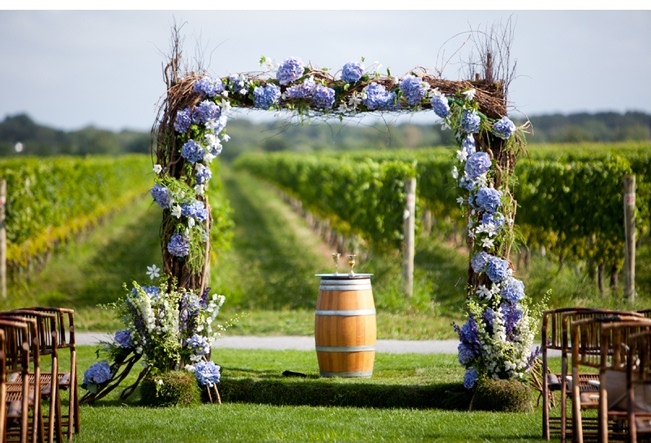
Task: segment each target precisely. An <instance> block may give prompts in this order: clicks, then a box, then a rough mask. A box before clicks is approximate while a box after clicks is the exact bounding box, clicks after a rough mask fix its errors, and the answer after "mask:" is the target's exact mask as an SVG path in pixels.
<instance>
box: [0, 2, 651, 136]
mask: <svg viewBox="0 0 651 443" xmlns="http://www.w3.org/2000/svg"><path fill="white" fill-rule="evenodd" d="M24 1H25V0H24ZM27 3H29V2H27ZM124 3H125V2H122V4H124ZM629 3H630V2H629ZM23 4H25V3H24V2H23ZM48 4H51V3H48ZM112 4H113V3H112ZM118 4H120V3H118ZM127 4H128V3H127ZM185 7H186V8H187V7H188V6H187V4H186V6H185ZM641 7H644V8H646V6H641ZM0 9H2V10H0V120H4V118H5V117H7V116H10V115H16V114H20V113H26V114H28V115H29V116H30V117H31V118H32V119H33V120H35V121H36V122H37V123H40V124H44V125H47V126H52V127H55V128H58V129H64V130H76V129H81V128H83V127H86V126H90V125H92V126H95V127H98V128H103V129H110V130H116V131H118V130H123V129H134V130H144V131H148V130H149V129H150V128H151V126H152V124H154V122H155V119H156V114H157V109H158V105H159V104H160V100H161V98H162V97H163V95H164V93H165V83H164V80H163V76H162V65H163V63H164V62H165V61H166V60H167V57H168V54H169V52H170V40H171V29H172V26H173V25H174V24H176V25H177V26H180V29H181V36H182V37H183V48H184V60H185V61H186V62H187V63H188V67H189V68H190V69H196V68H197V67H203V68H204V69H205V70H206V71H207V72H208V73H209V74H211V75H213V76H219V77H223V76H227V75H229V74H234V73H240V72H242V73H246V72H253V71H260V70H263V68H262V67H261V66H260V64H259V60H260V57H261V56H265V57H267V58H268V59H271V60H273V61H275V62H277V63H280V62H282V61H283V60H284V59H286V58H288V57H292V56H295V57H300V58H301V59H302V60H303V61H304V62H305V63H311V64H312V65H313V66H316V67H320V68H330V69H331V70H333V71H337V70H339V69H340V68H341V66H343V65H344V64H345V63H346V62H349V61H353V60H361V59H362V58H363V59H364V64H365V65H366V66H367V67H371V66H372V65H374V64H375V63H379V64H381V65H382V69H383V71H384V72H386V69H387V68H389V69H390V70H391V74H392V75H397V76H402V75H404V74H407V73H408V72H409V71H410V70H412V69H414V68H417V67H424V68H426V69H428V70H429V71H431V72H434V73H435V72H441V73H442V75H443V77H444V78H446V79H449V80H459V79H463V78H464V74H466V73H467V65H466V63H465V62H467V60H468V59H469V57H470V53H471V52H475V53H476V52H477V51H476V45H475V44H474V43H473V41H477V39H476V38H475V40H473V39H472V38H470V37H471V36H472V35H473V32H474V35H475V37H476V36H477V32H478V31H484V30H488V29H491V28H496V29H499V28H500V27H501V28H502V29H504V28H505V27H508V26H509V25H510V27H511V30H512V36H513V38H512V41H511V49H510V56H511V60H513V61H515V62H516V63H517V64H516V75H515V78H514V79H513V81H512V83H511V85H510V88H509V104H510V113H512V114H513V115H516V114H524V115H527V116H532V115H540V114H549V113H562V114H569V113H575V112H589V113H595V112H607V111H614V112H626V111H642V112H646V113H651V51H650V50H649V47H648V45H649V42H651V10H635V9H634V8H633V9H631V8H628V9H600V10H586V9H575V10H571V9H558V10H548V9H547V10H513V9H489V10H477V9H463V10H436V9H428V8H423V9H416V10H415V9H410V10H405V9H401V10H390V9H337V10H335V9H328V10H313V9H306V10H294V9H291V8H285V9H274V10H260V9H257V8H249V9H243V10H232V9H231V10H214V9H213V10H199V9H185V10H181V9H173V8H168V9H159V10H136V9H129V8H128V7H127V8H125V9H119V10H117V9H113V10H79V9H65V8H62V9H56V10H52V9H50V10H44V9H38V8H32V9H28V10H17V9H11V8H5V7H3V6H2V5H0ZM239 115H244V116H245V117H248V118H252V119H258V120H259V119H271V118H273V115H270V114H260V113H253V114H251V113H243V114H239ZM410 118H413V117H410ZM428 118H430V116H428V115H427V113H426V112H423V113H419V114H418V117H417V122H419V123H421V122H423V121H426V120H427V119H428ZM432 119H433V118H432Z"/></svg>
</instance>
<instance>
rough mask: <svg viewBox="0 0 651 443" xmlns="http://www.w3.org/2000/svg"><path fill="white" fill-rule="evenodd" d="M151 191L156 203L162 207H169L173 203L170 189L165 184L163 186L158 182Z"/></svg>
mask: <svg viewBox="0 0 651 443" xmlns="http://www.w3.org/2000/svg"><path fill="white" fill-rule="evenodd" d="M150 193H151V196H152V198H153V199H154V201H155V202H156V204H157V205H158V206H160V207H161V208H163V209H167V208H169V207H170V205H171V204H172V198H171V197H170V191H169V189H167V188H166V187H165V186H161V185H159V184H158V183H157V184H155V185H154V187H153V188H151V191H150Z"/></svg>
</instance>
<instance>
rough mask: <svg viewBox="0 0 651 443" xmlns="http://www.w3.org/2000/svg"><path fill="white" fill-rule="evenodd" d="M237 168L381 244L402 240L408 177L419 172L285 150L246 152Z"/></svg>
mask: <svg viewBox="0 0 651 443" xmlns="http://www.w3.org/2000/svg"><path fill="white" fill-rule="evenodd" d="M235 167H236V168H243V169H246V170H248V171H250V172H252V173H253V174H254V175H256V176H257V177H259V178H261V179H263V180H266V181H269V182H272V183H274V184H275V185H277V186H279V187H280V188H281V189H283V190H285V191H286V192H288V193H290V194H291V195H293V196H295V197H296V198H298V199H299V200H301V201H302V202H303V204H304V206H305V208H306V209H307V210H309V211H312V212H313V213H315V214H317V215H318V216H319V217H320V218H322V219H327V220H329V221H330V222H331V224H332V226H333V227H334V228H335V229H336V230H337V231H339V232H342V233H344V234H345V235H350V234H355V235H359V236H361V237H363V238H364V239H366V240H367V241H368V242H369V243H370V244H371V245H372V247H375V248H379V249H387V248H389V249H398V248H399V247H400V245H401V244H402V239H403V217H402V216H403V210H404V207H405V201H406V194H405V180H406V179H407V178H410V177H414V176H415V175H416V171H415V168H414V165H413V164H409V163H405V162H399V161H384V162H377V161H373V160H371V159H365V160H361V161H348V160H347V159H341V160H340V159H335V158H328V157H325V156H324V157H321V158H318V159H317V158H314V157H307V158H306V157H301V156H297V155H291V154H288V153H280V154H268V155H246V156H242V157H240V158H239V159H238V161H237V162H236V164H235Z"/></svg>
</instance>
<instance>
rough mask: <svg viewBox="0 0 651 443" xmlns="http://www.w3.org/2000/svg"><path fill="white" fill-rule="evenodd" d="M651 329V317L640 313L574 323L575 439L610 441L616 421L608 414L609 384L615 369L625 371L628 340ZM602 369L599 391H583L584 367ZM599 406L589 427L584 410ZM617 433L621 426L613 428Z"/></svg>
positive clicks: (573, 437)
mask: <svg viewBox="0 0 651 443" xmlns="http://www.w3.org/2000/svg"><path fill="white" fill-rule="evenodd" d="M646 330H651V319H646V318H640V317H639V316H636V315H632V316H631V315H629V316H611V317H601V318H594V319H579V320H575V321H573V322H572V324H571V333H572V425H573V426H572V440H573V441H575V442H579V443H583V441H584V439H586V438H594V439H596V440H597V441H599V442H607V441H608V436H609V427H610V425H611V424H613V423H612V421H611V420H610V418H611V417H609V415H608V406H607V405H608V394H607V391H606V386H607V382H608V379H609V378H611V377H612V375H609V374H611V373H612V371H622V368H623V367H624V364H625V360H626V357H625V355H624V354H625V350H626V347H625V346H626V342H627V340H628V338H629V336H631V335H632V334H635V333H639V332H642V331H646ZM588 368H591V370H592V371H593V372H594V371H595V370H598V371H599V380H598V382H596V383H595V384H596V386H597V387H598V390H597V392H596V393H595V392H581V390H580V378H581V372H582V371H583V370H584V369H588ZM586 409H597V411H598V417H597V420H596V427H595V426H586V420H585V419H584V418H583V416H582V411H584V410H586ZM611 432H613V433H614V434H613V435H616V434H617V432H618V431H617V429H616V428H615V427H612V431H611Z"/></svg>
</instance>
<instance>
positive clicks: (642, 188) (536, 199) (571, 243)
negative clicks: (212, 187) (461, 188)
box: [235, 144, 651, 270]
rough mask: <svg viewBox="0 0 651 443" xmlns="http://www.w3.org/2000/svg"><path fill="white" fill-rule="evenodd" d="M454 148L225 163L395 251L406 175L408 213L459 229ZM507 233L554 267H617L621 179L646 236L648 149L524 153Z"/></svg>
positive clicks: (650, 180) (650, 190)
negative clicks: (628, 180) (412, 206)
mask: <svg viewBox="0 0 651 443" xmlns="http://www.w3.org/2000/svg"><path fill="white" fill-rule="evenodd" d="M454 155H455V153H454V151H453V150H451V149H446V148H433V149H429V150H417V151H386V152H376V153H370V152H369V151H362V152H352V153H346V154H314V155H304V154H303V155H301V154H295V153H286V152H282V153H274V154H247V155H244V156H241V157H239V158H238V159H237V161H236V163H235V166H236V167H237V168H241V169H244V170H247V171H250V172H251V173H253V174H254V175H256V176H257V177H259V178H261V179H263V180H265V181H267V182H270V183H273V184H274V185H276V186H278V187H279V188H281V189H282V190H283V191H285V192H287V193H289V194H290V195H292V196H294V197H295V198H297V199H299V200H301V201H302V203H303V205H304V207H305V208H306V209H307V210H309V211H311V212H313V213H314V214H315V215H316V216H318V217H320V218H322V219H325V220H328V221H329V223H330V224H331V226H332V227H333V228H334V229H335V230H338V231H340V232H342V233H344V234H356V235H359V236H361V237H362V238H364V239H365V240H366V241H368V242H369V243H370V244H371V245H372V246H373V247H378V246H380V247H391V248H398V249H399V248H400V247H401V244H402V235H403V211H404V208H405V198H406V196H405V189H404V182H405V179H406V178H408V177H416V179H417V182H418V185H417V207H418V211H420V212H421V213H422V212H423V210H425V209H426V210H427V211H429V212H431V213H432V215H433V216H434V217H435V218H436V219H438V220H443V219H450V220H453V221H454V222H455V223H456V224H458V225H459V226H460V227H463V226H465V220H463V219H462V216H461V211H460V207H459V204H458V203H457V201H456V198H457V195H458V193H457V189H456V181H455V180H454V179H453V177H452V174H451V170H452V168H453V166H454V165H455V164H456V161H455V158H454ZM515 172H516V178H517V183H516V185H515V187H514V196H515V199H516V200H517V202H518V208H517V216H516V227H517V230H518V232H519V234H520V238H521V239H522V242H523V243H524V245H525V246H527V247H545V248H546V249H547V250H549V251H552V252H553V253H555V254H557V256H558V257H559V259H560V260H564V261H565V260H567V261H576V260H588V261H590V262H591V263H595V264H596V265H598V266H602V267H605V268H606V269H609V270H610V269H617V270H618V269H621V267H622V265H623V260H624V258H623V257H624V227H623V226H624V216H623V204H622V202H623V194H624V191H623V183H622V182H623V178H624V176H626V175H629V174H634V175H635V176H636V178H637V199H636V207H637V231H638V236H639V237H641V236H646V235H648V234H649V223H648V220H649V208H650V203H651V147H650V146H643V145H639V144H633V145H624V144H614V145H585V146H551V147H548V149H545V148H543V147H540V148H537V147H534V148H532V149H531V152H530V153H529V155H528V156H525V158H523V159H521V160H520V161H519V162H518V164H517V166H516V171H515Z"/></svg>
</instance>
